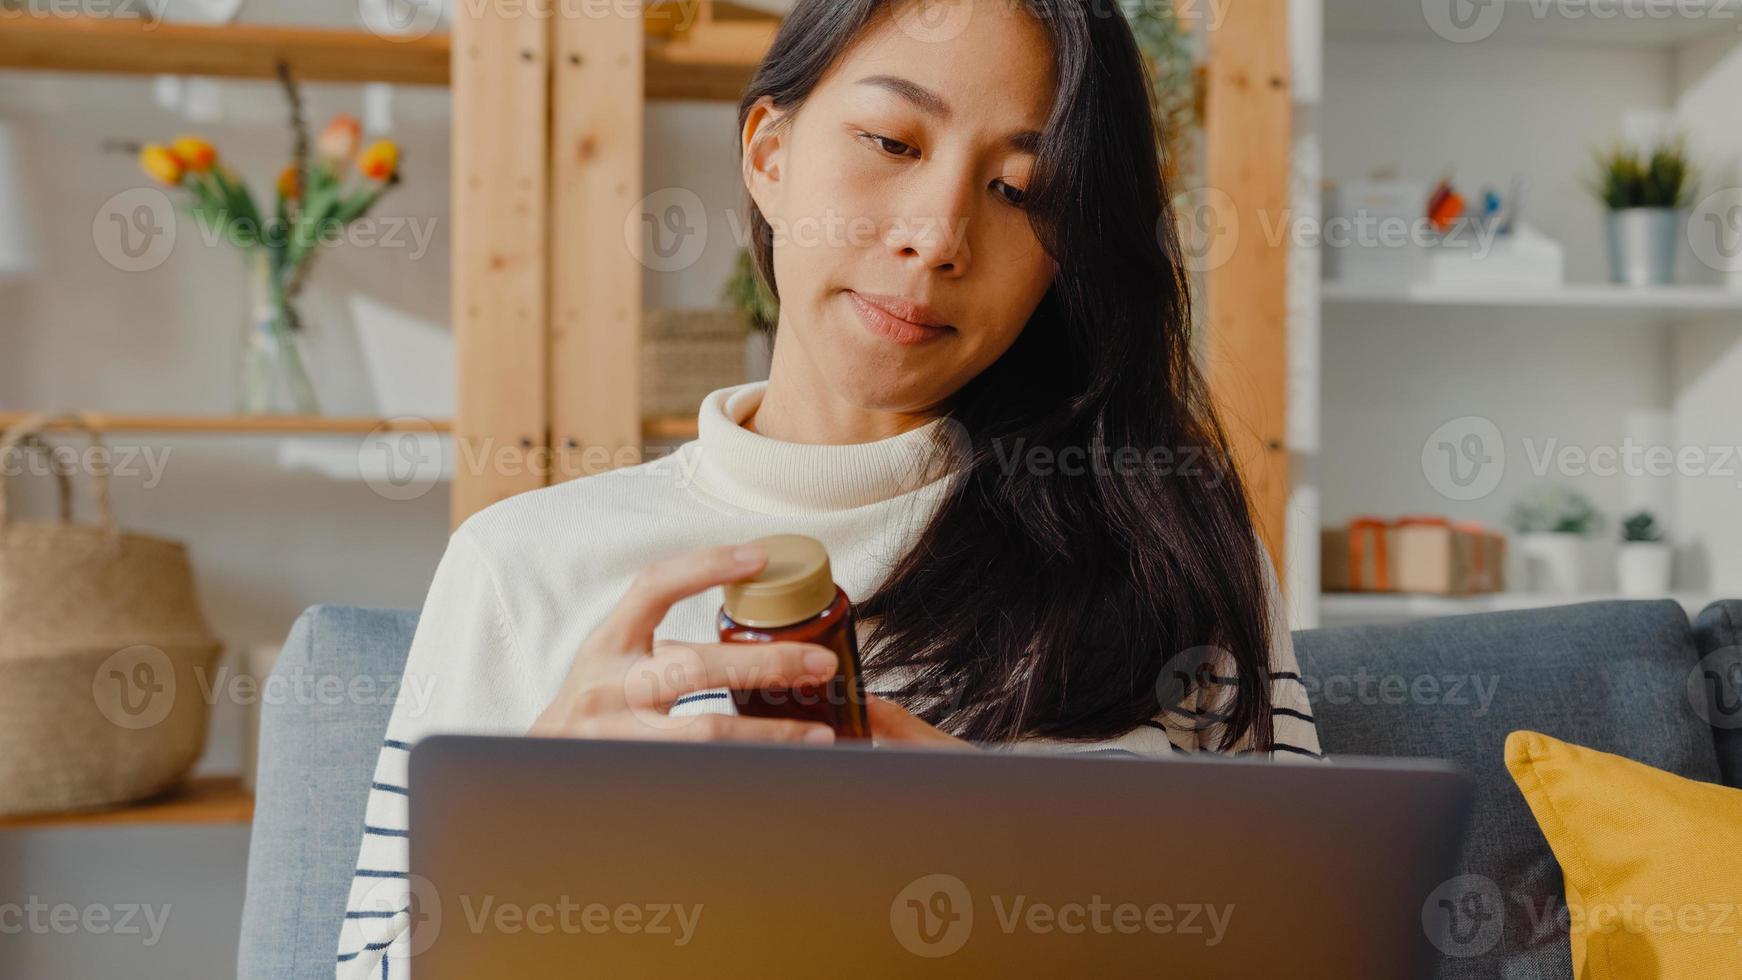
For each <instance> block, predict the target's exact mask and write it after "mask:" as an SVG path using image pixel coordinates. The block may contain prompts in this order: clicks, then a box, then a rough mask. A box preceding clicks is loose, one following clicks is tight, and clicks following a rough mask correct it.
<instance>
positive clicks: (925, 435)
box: [336, 381, 1321, 980]
mask: <svg viewBox="0 0 1742 980" xmlns="http://www.w3.org/2000/svg"><path fill="white" fill-rule="evenodd" d="M766 386H767V382H766V381H754V382H749V383H746V384H741V385H735V386H732V387H728V388H722V389H720V390H718V391H715V392H713V393H712V394H710V395H708V397H707V398H706V399H705V400H704V401H703V402H702V405H701V409H700V411H699V413H698V416H697V421H698V431H697V438H695V439H693V440H691V441H689V442H686V443H684V444H683V445H682V446H680V447H679V448H678V449H677V450H676V451H675V452H673V453H671V454H669V455H667V456H664V457H660V458H657V459H653V460H649V461H648V462H645V463H642V464H640V465H637V466H631V467H625V468H621V469H616V470H611V471H607V472H605V473H600V474H597V475H594V476H589V477H586V478H583V479H579V480H573V481H570V482H567V483H562V484H558V485H555V486H550V487H545V488H543V489H540V490H534V491H531V492H528V493H523V494H520V495H518V496H515V497H511V498H509V499H507V500H503V501H500V502H498V503H496V504H494V505H492V506H489V507H486V508H484V509H483V510H481V511H479V512H477V513H475V514H473V515H472V516H471V517H470V518H468V519H467V520H466V521H465V522H464V523H462V524H461V525H460V526H459V527H458V528H457V529H456V530H455V531H454V533H453V535H452V537H451V538H450V539H449V541H448V546H447V550H446V552H445V553H444V554H443V556H442V558H441V561H440V563H439V564H438V565H437V566H436V571H435V577H434V579H433V580H432V581H431V583H430V588H429V593H428V596H427V597H426V598H425V600H424V606H423V612H422V615H421V617H420V618H419V620H418V623H417V629H416V632H415V633H414V635H413V637H412V642H411V649H410V651H409V652H408V653H407V656H406V663H405V683H404V685H402V690H405V691H414V690H415V691H418V692H423V694H424V695H425V696H423V697H419V698H410V697H405V696H401V697H400V699H399V700H398V701H397V702H396V703H395V704H394V707H393V713H392V717H391V720H390V721H389V722H388V726H387V736H386V740H385V742H384V744H383V745H382V748H381V751H380V755H379V758H378V760H377V762H376V765H375V773H374V777H373V781H372V783H371V789H370V793H369V801H368V811H367V815H366V818H365V821H364V826H363V827H361V828H359V831H360V833H361V835H362V841H361V843H360V845H359V848H358V856H357V866H356V872H355V877H353V879H352V882H351V892H350V896H349V899H348V901H347V902H346V912H345V920H344V925H343V928H342V930H341V931H340V935H339V950H338V966H337V974H336V975H337V977H338V978H339V980H407V978H408V976H409V967H410V963H411V958H410V957H409V955H408V951H409V950H408V937H409V933H408V931H407V926H408V923H409V921H410V915H409V911H408V905H409V902H410V880H409V877H408V874H407V854H408V850H409V839H408V837H407V833H406V827H407V823H408V821H407V794H406V786H407V780H406V763H407V760H408V758H409V755H410V748H411V746H412V745H413V744H414V743H415V742H416V741H417V740H418V739H420V738H422V737H423V736H425V735H429V734H433V733H436V732H450V733H452V732H457V733H470V734H489V735H521V734H524V733H525V732H526V730H527V729H528V728H530V727H531V725H532V723H533V720H534V719H535V718H537V716H538V715H539V713H540V712H542V711H543V710H544V708H545V707H546V706H547V705H548V704H549V702H550V700H551V698H553V697H554V696H555V694H556V691H557V689H558V687H559V686H560V685H561V683H562V680H563V678H564V676H565V675H566V674H567V673H568V670H569V666H570V664H571V663H572V662H573V659H574V655H575V652H576V651H577V650H579V649H580V647H581V643H582V641H583V640H585V639H586V637H587V636H588V635H589V634H590V633H591V632H592V631H593V629H594V627H595V626H597V625H598V624H599V622H600V621H601V620H602V619H603V618H604V617H605V615H606V613H608V612H609V611H610V610H611V609H612V608H613V607H614V606H615V605H616V603H617V600H618V598H619V597H620V596H621V595H622V594H623V593H624V591H625V590H626V589H627V588H628V586H629V583H630V580H631V579H632V578H633V577H634V576H635V574H636V572H638V571H639V570H640V569H641V568H642V567H643V566H644V565H646V564H648V563H649V562H652V561H653V560H655V559H658V558H661V557H664V556H667V555H672V554H676V553H678V552H682V551H688V550H690V549H693V548H699V547H705V546H708V545H721V544H733V543H738V542H742V541H745V540H748V539H750V538H755V537H760V536H762V535H766V534H776V533H783V532H797V533H802V534H808V535H811V536H812V537H815V538H817V539H819V540H820V541H822V542H823V544H824V545H825V546H826V547H827V548H828V552H829V561H830V567H831V570H832V571H833V573H834V576H835V581H836V582H838V583H839V584H840V585H841V587H842V588H843V589H844V590H846V592H847V594H848V595H849V596H853V597H863V596H866V595H869V594H870V593H871V592H872V591H873V588H874V587H875V586H876V585H877V584H878V583H879V582H880V581H881V580H882V578H883V576H884V575H885V574H886V573H887V571H888V570H889V568H890V567H891V566H892V565H893V564H894V562H895V560H896V559H897V558H898V557H899V556H900V555H901V554H902V553H903V551H904V549H905V548H906V547H907V546H908V545H909V543H910V542H911V540H912V537H913V536H914V535H915V534H917V532H918V531H919V530H920V529H921V527H922V526H923V523H924V520H925V518H926V517H928V516H929V515H930V513H931V512H932V510H933V509H934V508H936V507H937V506H938V505H939V504H940V503H941V501H942V499H943V495H944V494H945V493H946V492H947V491H948V489H949V487H950V485H951V484H952V482H953V480H954V477H955V475H956V474H957V472H959V471H951V472H948V473H941V474H940V473H938V472H937V471H936V468H935V467H934V468H931V469H930V470H928V469H927V468H926V467H923V466H921V465H919V461H920V460H922V459H924V458H926V452H927V450H928V448H929V446H930V445H931V438H932V435H933V431H932V430H933V429H934V428H935V427H937V426H938V425H940V424H944V420H943V419H934V420H932V421H930V422H927V423H925V424H924V425H922V426H920V427H918V428H915V429H911V430H909V431H907V432H904V433H902V434H900V435H897V436H893V437H890V438H887V439H882V440H878V441H876V442H869V443H858V444H852V445H811V444H803V443H792V442H782V441H780V440H777V439H771V438H769V437H767V436H764V435H761V434H759V433H756V432H752V431H750V430H749V429H746V428H744V426H743V424H742V423H743V421H744V419H746V418H748V417H749V416H750V414H751V413H752V412H753V411H754V410H755V408H756V406H757V405H758V404H760V401H761V398H762V393H763V391H764V390H765V388H766ZM1266 569H1267V570H1268V569H1269V566H1268V564H1267V565H1266ZM1269 578H1270V583H1271V596H1272V617H1271V620H1272V634H1273V636H1274V637H1275V638H1276V639H1275V644H1274V649H1273V651H1272V656H1271V669H1272V678H1273V680H1272V682H1271V683H1272V696H1273V700H1274V702H1275V706H1276V709H1275V715H1274V717H1275V732H1276V741H1277V743H1278V746H1277V748H1278V751H1280V752H1283V753H1285V755H1283V756H1278V758H1312V759H1317V758H1321V756H1320V754H1319V741H1318V733H1317V730H1316V729H1315V728H1314V725H1313V721H1312V718H1311V715H1310V713H1309V712H1310V709H1309V706H1308V703H1307V698H1306V691H1305V688H1304V687H1303V686H1302V685H1301V683H1300V679H1299V675H1298V673H1297V671H1298V667H1297V666H1296V663H1295V656H1294V648H1293V644H1292V642H1291V639H1290V636H1289V632H1288V625H1287V617H1286V615H1284V611H1283V609H1282V603H1281V595H1280V593H1279V592H1278V590H1277V587H1276V578H1275V574H1274V572H1273V571H1272V572H1270V574H1269ZM721 598H722V596H721V590H720V589H719V588H718V587H716V588H713V589H709V590H707V591H705V592H702V593H699V594H697V595H694V596H690V597H688V598H686V599H683V600H680V601H679V602H677V603H676V604H675V605H673V606H672V607H671V611H670V612H669V614H668V615H667V616H666V617H665V620H664V621H663V622H662V623H661V624H660V626H659V628H658V629H657V630H656V631H655V637H656V638H657V639H666V638H669V639H674V640H684V641H690V642H713V641H716V640H717V639H718V634H717V632H716V628H715V619H714V617H715V614H716V613H717V611H718V610H719V608H720V602H721ZM1214 673H1215V674H1216V675H1217V677H1216V681H1217V682H1218V683H1230V682H1231V678H1228V677H1226V676H1222V675H1225V674H1227V673H1231V671H1216V672H1214ZM890 686H892V682H889V681H885V684H884V685H883V686H882V687H874V688H873V690H876V691H878V693H882V692H884V691H886V690H888V688H889V687H890ZM722 693H724V692H723V691H715V692H699V693H697V694H692V695H689V696H688V697H686V698H684V699H682V700H681V701H680V702H679V703H678V704H677V705H676V706H675V707H673V709H672V712H673V713H674V714H678V713H691V712H702V711H722V712H727V713H730V712H732V711H733V708H732V705H731V702H730V700H729V699H728V698H725V697H720V696H719V695H720V694H722ZM1197 712H1198V703H1197V700H1196V698H1195V697H1194V698H1193V699H1191V700H1190V701H1189V702H1188V703H1187V705H1186V707H1185V708H1184V709H1183V710H1181V709H1175V710H1173V711H1170V712H1164V713H1163V714H1162V715H1158V716H1157V717H1156V718H1155V719H1154V720H1152V721H1151V722H1149V723H1147V724H1145V725H1142V726H1139V727H1137V728H1135V729H1133V730H1132V731H1130V732H1128V733H1126V734H1125V735H1122V736H1120V737H1118V738H1114V739H1108V740H1106V741H1102V742H1097V743H1081V742H1076V743H1066V742H1058V741H1053V740H1045V739H1030V740H1026V741H1024V742H1021V743H1018V744H1017V745H1015V746H1009V747H1007V748H1014V749H1018V750H1028V749H1037V750H1043V751H1046V750H1050V751H1073V752H1083V751H1089V752H1115V751H1116V752H1125V753H1131V754H1137V755H1146V756H1166V755H1168V754H1170V753H1173V752H1195V751H1199V750H1200V749H1206V750H1207V749H1209V748H1211V746H1208V745H1204V746H1200V745H1199V737H1198V735H1197V733H1196V730H1195V727H1194V725H1193V722H1194V721H1198V720H1200V719H1198V718H1194V717H1193V715H1194V714H1196V713H1197ZM1202 717H1203V718H1207V719H1210V720H1213V718H1214V716H1213V713H1211V712H1207V711H1206V712H1203V715H1202ZM1238 748H1239V747H1238V746H1236V750H1238Z"/></svg>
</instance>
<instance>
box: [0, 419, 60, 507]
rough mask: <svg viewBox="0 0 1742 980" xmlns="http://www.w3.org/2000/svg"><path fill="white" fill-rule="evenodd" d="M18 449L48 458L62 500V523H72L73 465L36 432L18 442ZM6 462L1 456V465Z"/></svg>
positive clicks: (26, 454) (28, 453) (58, 494)
mask: <svg viewBox="0 0 1742 980" xmlns="http://www.w3.org/2000/svg"><path fill="white" fill-rule="evenodd" d="M17 449H18V451H19V453H20V454H21V455H22V456H28V455H30V454H31V453H41V454H42V456H43V458H44V459H47V460H48V467H49V471H50V472H51V473H52V475H53V476H54V482H55V487H56V490H57V491H58V493H57V497H58V499H59V501H60V522H61V523H62V524H70V523H72V520H73V477H72V467H71V466H70V465H68V464H67V463H66V461H65V460H62V459H61V458H60V457H59V456H56V455H55V453H54V447H53V446H50V445H49V444H48V443H46V442H43V441H42V437H41V436H38V435H37V434H36V433H34V432H33V433H31V434H30V435H27V436H25V437H24V439H23V441H22V442H20V443H19V444H18V446H17ZM4 462H5V461H4V458H3V457H0V465H4Z"/></svg>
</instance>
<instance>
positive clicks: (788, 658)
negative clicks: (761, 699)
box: [623, 642, 839, 707]
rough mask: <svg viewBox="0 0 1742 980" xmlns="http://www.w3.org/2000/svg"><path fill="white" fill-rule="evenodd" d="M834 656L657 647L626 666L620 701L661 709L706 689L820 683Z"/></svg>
mask: <svg viewBox="0 0 1742 980" xmlns="http://www.w3.org/2000/svg"><path fill="white" fill-rule="evenodd" d="M838 665H839V658H838V657H837V656H836V655H835V652H834V651H833V650H830V649H828V648H827V647H823V646H819V645H817V644H814V643H796V642H779V643H659V644H657V645H655V646H654V648H653V654H652V655H651V656H648V657H645V658H643V659H641V660H638V661H636V662H635V663H633V664H631V665H630V666H629V671H628V675H627V676H626V677H625V678H624V684H623V690H624V700H625V701H627V702H628V703H629V704H631V705H634V706H637V707H661V706H665V705H669V704H671V703H672V702H673V701H676V700H677V699H678V698H680V697H683V696H684V695H685V694H690V693H693V692H695V691H702V690H707V689H709V688H719V687H726V688H733V689H737V690H751V689H755V688H764V687H795V686H799V685H806V684H823V683H826V682H827V681H828V680H829V679H830V678H832V677H834V676H835V669H836V667H837V666H838Z"/></svg>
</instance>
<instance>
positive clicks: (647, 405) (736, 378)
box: [641, 309, 750, 416]
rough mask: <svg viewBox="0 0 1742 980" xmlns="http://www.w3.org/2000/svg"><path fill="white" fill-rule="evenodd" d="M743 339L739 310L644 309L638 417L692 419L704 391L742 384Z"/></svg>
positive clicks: (747, 329) (747, 335)
mask: <svg viewBox="0 0 1742 980" xmlns="http://www.w3.org/2000/svg"><path fill="white" fill-rule="evenodd" d="M749 338H750V326H749V324H748V323H747V322H746V320H745V317H744V313H743V312H742V311H740V310H734V309H717V310H716V309H654V310H648V311H647V312H646V314H645V315H644V317H643V320H642V337H641V410H642V412H643V413H644V414H646V415H656V416H657V415H677V416H693V415H695V413H696V410H697V409H698V408H700V407H701V404H702V399H703V398H705V397H707V395H708V393H709V392H711V391H714V390H715V389H717V388H725V387H727V386H728V385H735V384H739V383H741V382H743V381H744V380H745V377H746V369H745V351H746V349H747V345H748V343H749Z"/></svg>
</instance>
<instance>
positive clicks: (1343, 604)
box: [1319, 592, 1720, 626]
mask: <svg viewBox="0 0 1742 980" xmlns="http://www.w3.org/2000/svg"><path fill="white" fill-rule="evenodd" d="M1621 598H1624V597H1623V596H1619V595H1613V594H1599V593H1592V594H1585V595H1542V594H1536V593H1529V592H1498V593H1494V594H1491V595H1473V596H1439V595H1403V594H1397V593H1382V592H1327V593H1325V594H1323V595H1321V596H1320V597H1319V613H1320V616H1321V617H1322V619H1323V625H1325V626H1357V625H1363V624H1373V623H1401V622H1407V621H1410V620H1416V619H1432V618H1435V617H1439V616H1463V615H1468V614H1471V613H1485V612H1502V611H1506V610H1513V609H1541V608H1544V607H1547V606H1570V605H1573V604H1575V603H1580V602H1602V601H1606V600H1610V599H1621ZM1663 598H1666V599H1673V600H1675V601H1676V602H1679V603H1681V604H1682V608H1684V609H1686V610H1687V611H1688V615H1689V616H1693V615H1696V614H1698V613H1699V611H1700V610H1702V609H1704V608H1705V607H1706V606H1707V605H1709V604H1711V603H1712V602H1715V601H1717V600H1718V599H1719V598H1720V597H1719V596H1716V595H1697V594H1692V593H1686V594H1683V593H1677V594H1674V595H1668V596H1664V597H1663Z"/></svg>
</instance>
